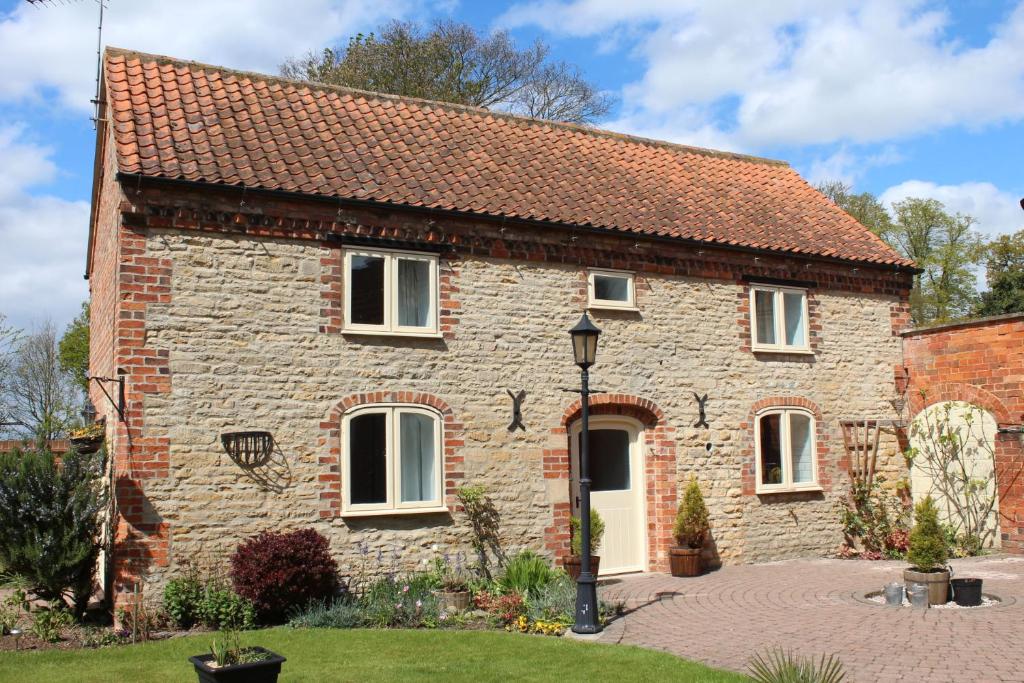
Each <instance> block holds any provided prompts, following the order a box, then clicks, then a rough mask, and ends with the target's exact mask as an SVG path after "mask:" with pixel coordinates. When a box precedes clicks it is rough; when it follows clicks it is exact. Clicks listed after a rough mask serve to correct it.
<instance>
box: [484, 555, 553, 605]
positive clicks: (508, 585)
mask: <svg viewBox="0 0 1024 683" xmlns="http://www.w3.org/2000/svg"><path fill="white" fill-rule="evenodd" d="M553 576H554V570H552V569H551V567H550V566H549V565H548V561H547V560H546V559H544V558H543V557H541V556H540V555H538V554H537V553H535V552H533V551H532V550H523V551H522V552H520V553H518V554H516V555H514V556H513V557H512V559H510V560H509V561H508V563H507V564H506V565H505V573H504V574H502V575H501V578H499V579H498V587H499V588H500V590H501V592H502V593H511V592H517V593H519V594H521V595H523V596H526V597H534V596H536V595H538V594H539V593H540V591H541V589H543V588H544V587H545V586H546V585H547V584H548V583H550V582H551V579H552V578H553Z"/></svg>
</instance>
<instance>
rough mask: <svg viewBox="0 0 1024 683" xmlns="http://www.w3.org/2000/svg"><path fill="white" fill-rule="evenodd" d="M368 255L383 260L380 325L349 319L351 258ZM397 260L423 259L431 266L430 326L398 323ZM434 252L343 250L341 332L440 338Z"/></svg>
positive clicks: (437, 286) (350, 312) (438, 299)
mask: <svg viewBox="0 0 1024 683" xmlns="http://www.w3.org/2000/svg"><path fill="white" fill-rule="evenodd" d="M353 256H368V257H371V258H382V259H384V292H383V295H384V323H383V324H381V325H367V324H362V323H360V324H357V323H353V322H351V320H352V257H353ZM400 260H409V261H424V262H426V263H428V264H429V265H430V276H429V278H428V280H429V286H430V294H429V297H430V298H429V301H430V312H429V314H428V316H427V317H428V319H429V323H430V324H429V325H425V326H423V327H411V326H408V325H406V326H402V325H399V324H398V262H399V261H400ZM438 260H439V259H438V256H437V254H430V253H425V252H418V251H394V250H391V249H364V248H351V249H345V251H344V259H343V261H344V263H343V267H344V271H345V273H344V297H345V325H344V328H343V331H344V332H348V333H354V334H369V335H388V336H399V337H440V336H441V333H440V332H439V329H440V328H439V326H438V313H439V309H440V296H439V292H440V284H439V282H440V278H439V267H438Z"/></svg>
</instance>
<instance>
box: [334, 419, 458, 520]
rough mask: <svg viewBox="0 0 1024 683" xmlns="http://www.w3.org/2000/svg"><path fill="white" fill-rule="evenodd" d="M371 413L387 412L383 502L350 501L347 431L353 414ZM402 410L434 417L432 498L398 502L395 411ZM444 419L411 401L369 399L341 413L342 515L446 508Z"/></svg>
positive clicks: (399, 484) (398, 450) (399, 479)
mask: <svg viewBox="0 0 1024 683" xmlns="http://www.w3.org/2000/svg"><path fill="white" fill-rule="evenodd" d="M371 413H378V414H379V413H383V414H385V415H386V416H387V419H386V420H385V427H384V429H385V444H386V445H385V449H386V450H385V459H386V463H387V464H386V468H385V471H386V473H387V487H386V489H385V491H386V493H387V499H386V500H385V502H383V503H360V504H352V503H351V502H350V497H351V494H352V487H351V484H350V482H351V481H352V479H351V477H350V474H349V471H350V469H351V467H350V460H351V459H350V455H351V454H350V452H349V435H350V434H351V427H350V424H351V422H352V420H353V419H354V418H356V417H360V416H363V415H367V414H371ZM402 413H415V414H418V415H426V416H428V417H430V418H431V419H433V421H434V453H436V454H437V467H436V470H437V471H436V472H435V475H434V486H435V489H434V490H435V491H436V492H437V497H436V498H435V499H434V500H432V501H422V500H417V501H412V502H408V503H403V502H402V475H401V472H402V467H401V462H400V459H401V457H402V449H401V443H400V439H401V436H400V429H401V428H400V426H399V424H400V422H399V417H398V416H399V415H400V414H402ZM443 431H444V420H443V418H442V417H441V414H440V413H439V412H437V411H436V410H434V409H432V408H428V407H425V406H421V405H416V404H411V403H373V404H369V405H364V406H358V407H356V408H353V409H352V410H350V411H348V412H346V413H345V415H344V416H343V417H342V420H341V482H342V490H341V509H342V515H343V516H347V517H359V516H370V515H381V514H417V513H438V512H447V511H448V508H447V507H446V506H445V492H444V461H445V457H444V448H443V444H444V439H443Z"/></svg>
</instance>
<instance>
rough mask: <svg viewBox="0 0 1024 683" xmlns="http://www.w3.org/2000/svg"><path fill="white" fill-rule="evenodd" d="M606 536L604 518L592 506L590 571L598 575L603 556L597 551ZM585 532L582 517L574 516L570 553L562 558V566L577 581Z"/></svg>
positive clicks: (571, 524) (570, 532)
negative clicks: (581, 522) (581, 526)
mask: <svg viewBox="0 0 1024 683" xmlns="http://www.w3.org/2000/svg"><path fill="white" fill-rule="evenodd" d="M603 536H604V520H603V519H601V515H599V514H598V513H597V510H596V509H594V508H590V571H591V572H592V573H593V574H594V576H597V573H598V569H599V568H600V566H601V558H600V557H598V555H597V551H598V550H600V548H601V539H602V537H603ZM582 546H583V534H582V533H581V530H580V518H579V517H573V518H572V519H570V520H569V555H566V556H565V557H563V558H562V566H563V567H565V571H566V572H568V573H569V576H571V577H572V580H573V581H575V580H576V579H578V578H579V576H580V571H581V562H580V556H581V555H582V554H583V550H582Z"/></svg>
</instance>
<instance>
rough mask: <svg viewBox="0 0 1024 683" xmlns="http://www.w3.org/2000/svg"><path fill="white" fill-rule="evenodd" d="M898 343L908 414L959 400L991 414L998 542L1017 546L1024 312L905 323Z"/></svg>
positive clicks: (1023, 516) (1023, 477)
mask: <svg viewBox="0 0 1024 683" xmlns="http://www.w3.org/2000/svg"><path fill="white" fill-rule="evenodd" d="M903 349H904V350H903V353H904V365H905V368H906V369H905V372H904V373H903V382H902V383H903V384H904V385H905V386H907V389H908V392H907V393H908V398H909V400H910V401H909V402H910V415H911V416H914V415H917V414H918V413H920V412H921V411H922V410H923V409H925V408H926V407H928V406H931V405H934V404H936V403H943V402H946V401H966V402H968V403H973V404H975V405H978V406H980V407H981V408H983V409H984V410H986V411H987V412H989V413H990V414H991V415H992V417H993V418H994V419H995V421H996V424H997V428H998V429H999V431H998V432H997V434H996V437H995V467H996V473H997V485H998V489H999V518H1000V519H999V522H1000V530H1001V540H1002V548H1003V549H1004V550H1007V551H1010V552H1017V553H1024V473H1022V471H1024V434H1022V433H1021V432H1020V428H1021V424H1022V423H1024V314H1012V315H1003V316H995V317H990V318H981V319H979V320H972V321H968V322H963V323H953V324H949V325H939V326H935V327H926V328H921V329H916V330H909V331H907V332H904V333H903ZM897 374H898V375H899V374H900V373H897ZM922 391H923V392H924V395H923V396H922V395H921V392H922Z"/></svg>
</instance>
